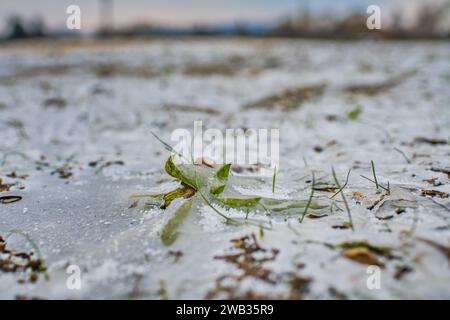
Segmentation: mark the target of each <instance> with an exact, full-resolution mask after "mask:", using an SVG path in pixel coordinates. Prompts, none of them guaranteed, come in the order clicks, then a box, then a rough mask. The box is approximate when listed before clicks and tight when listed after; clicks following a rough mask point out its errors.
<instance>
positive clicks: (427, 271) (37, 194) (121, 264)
mask: <svg viewBox="0 0 450 320" xmlns="http://www.w3.org/2000/svg"><path fill="white" fill-rule="evenodd" d="M449 88H450V43H444V42H369V41H361V42H332V41H303V40H298V41H290V40H271V39H266V40H263V39H260V40H250V39H246V40H232V39H230V40H212V39H203V40H155V41H148V42H137V41H136V42H123V41H122V42H119V41H114V42H105V43H74V44H71V43H67V42H63V43H61V42H45V43H40V44H38V45H35V46H31V45H26V44H18V45H14V46H12V45H8V46H4V47H2V48H1V49H0V178H1V179H2V183H1V185H2V186H3V187H0V191H2V192H0V197H5V196H20V197H22V198H21V200H20V201H16V202H12V203H0V236H2V237H3V238H4V239H5V238H6V237H7V236H8V235H9V234H10V232H11V231H13V230H16V231H14V232H13V233H12V234H11V235H10V236H9V237H8V238H7V239H6V243H7V244H6V247H7V248H9V249H12V250H17V251H24V252H30V251H36V249H35V248H33V247H32V246H31V245H30V242H29V241H27V240H26V239H25V237H23V236H21V234H26V235H28V236H29V237H30V238H31V239H32V241H34V243H35V244H36V246H37V247H38V248H39V251H40V253H41V255H42V258H43V259H44V261H45V265H46V266H47V268H48V271H47V273H48V279H45V277H44V276H43V275H42V274H39V277H38V279H37V281H35V282H32V281H28V278H26V277H29V271H27V272H28V273H26V272H20V271H18V272H3V271H2V269H1V268H0V298H2V299H14V298H17V297H27V298H30V297H36V298H44V299H55V298H62V299H73V298H75V299H77V298H102V299H103V298H106V299H108V298H123V299H129V298H139V299H161V298H170V299H178V298H192V299H203V298H226V297H250V298H258V297H266V298H306V299H317V298H319V299H325V298H332V299H336V298H349V299H360V298H387V299H397V298H446V299H449V298H450V265H449V262H450V199H449V197H448V194H449V193H450V145H449V138H450V89H449ZM195 120H202V121H203V125H204V126H205V127H207V128H219V129H225V128H279V129H280V162H281V163H280V171H279V173H278V175H277V179H276V189H275V193H274V194H273V195H272V186H271V184H270V183H267V184H266V185H263V186H262V187H260V188H259V189H252V190H247V192H248V193H249V194H256V195H270V196H272V197H275V198H280V199H285V198H289V197H292V196H294V195H295V197H297V198H300V199H305V200H307V199H308V198H309V196H310V193H311V171H314V172H315V177H316V184H315V187H316V191H315V193H314V199H322V200H324V201H325V200H326V201H329V202H330V203H331V201H332V200H331V199H330V198H331V196H332V195H333V194H334V193H335V192H336V185H335V182H334V180H333V176H332V171H331V168H332V167H334V168H335V170H336V172H337V177H338V179H339V181H340V183H341V184H343V183H344V182H345V179H346V175H347V172H348V170H349V169H351V173H350V176H349V181H348V184H347V185H346V187H345V189H344V190H343V194H345V197H346V200H347V201H348V204H349V208H350V212H351V216H352V219H353V224H354V231H353V230H352V229H351V228H349V225H348V213H347V211H346V209H345V203H344V202H343V199H342V197H341V194H338V195H336V196H335V197H334V198H333V199H335V204H336V207H334V209H333V210H331V209H330V210H328V211H327V212H326V215H324V216H320V217H319V216H316V217H315V218H314V216H310V217H306V218H305V220H304V221H303V222H302V223H299V221H298V218H299V217H300V216H301V215H302V213H303V210H299V211H298V214H297V215H289V216H275V215H270V216H267V215H266V213H265V212H263V211H261V210H260V211H259V212H253V211H251V212H250V216H252V217H253V216H255V217H257V218H260V219H265V220H266V221H269V222H271V223H272V228H271V230H264V231H263V232H261V230H260V229H259V228H258V227H254V226H240V227H236V226H230V225H226V224H225V223H224V220H223V219H222V218H221V217H220V216H219V215H218V214H217V213H216V212H214V211H213V210H212V209H211V208H210V207H209V206H207V205H205V204H200V205H198V206H197V205H196V206H195V208H194V209H193V212H191V214H190V215H189V217H188V219H187V220H186V221H185V222H184V223H183V225H182V226H180V230H179V231H180V235H179V237H178V239H177V240H176V241H175V243H174V244H173V245H171V246H164V245H163V244H162V243H161V240H160V233H161V230H162V228H163V226H164V224H165V223H166V222H167V221H168V220H169V219H170V217H171V216H172V215H173V214H174V212H175V210H176V207H177V206H179V204H180V203H181V201H179V200H177V201H176V202H174V204H173V205H172V206H170V207H169V208H168V209H166V210H162V209H159V208H158V207H149V206H143V205H142V204H141V203H140V204H138V205H137V206H133V205H132V204H133V200H132V199H130V195H132V194H136V193H146V192H149V191H167V190H170V189H171V188H173V187H174V186H176V185H177V183H175V182H173V180H172V179H171V178H170V177H169V176H168V175H167V174H166V173H165V172H164V163H165V161H166V159H167V157H168V152H167V151H166V150H165V149H164V147H163V146H162V145H161V143H160V142H158V141H157V140H156V139H155V138H154V137H153V136H152V134H151V133H150V132H151V131H153V132H155V133H157V134H158V136H160V137H161V138H163V139H164V140H166V141H170V134H171V133H172V131H173V130H175V129H177V128H186V129H189V130H192V128H193V122H194V121H195ZM371 161H373V163H374V166H375V169H376V177H377V181H378V182H379V183H380V184H381V185H382V186H383V187H384V188H385V189H389V191H390V192H387V191H386V190H384V189H383V188H381V187H379V191H378V192H377V190H376V186H375V184H374V183H372V182H370V181H368V180H367V179H365V178H363V177H361V175H364V176H366V177H369V178H371V179H373V172H372V168H371ZM269 180H271V179H269ZM388 183H389V188H387V186H388ZM327 187H329V188H327ZM5 199H8V198H5ZM3 202H8V201H7V200H5V201H3ZM130 206H131V208H130ZM338 208H340V209H338ZM221 210H225V212H226V209H225V208H221ZM231 211H232V212H228V213H229V214H233V215H235V216H236V215H242V217H245V215H246V213H245V212H240V211H236V210H234V211H233V210H231ZM19 231H20V232H19ZM252 234H255V239H256V241H257V243H258V245H256V244H255V243H253V241H254V240H253V239H252V238H251V235H252ZM246 235H249V236H250V238H248V239H244V240H241V242H238V243H236V242H235V243H234V245H235V246H236V247H238V248H234V249H230V248H231V247H232V246H233V243H231V242H230V240H231V239H236V238H240V237H244V236H246ZM252 244H253V245H254V247H253V248H257V249H255V251H254V252H252V251H251V249H249V248H250V246H251V245H252ZM345 244H351V245H347V246H346V245H345ZM0 245H1V243H0ZM260 247H261V248H264V249H267V251H265V252H264V251H263V249H260ZM0 248H1V246H0ZM272 249H276V250H275V252H272V251H270V250H272ZM239 250H242V251H239ZM246 250H247V251H248V252H247V251H246ZM244 251H245V254H244V253H243V255H242V256H240V258H237V259H238V260H233V258H231V257H230V256H226V257H225V258H224V257H223V256H224V255H227V254H233V253H242V252H244ZM271 253H273V254H274V256H273V257H272V258H270V259H269V258H268V259H266V260H267V261H265V260H264V261H259V260H258V259H257V257H256V256H254V255H258V254H263V255H264V254H265V255H268V256H270V255H271ZM36 254H37V253H36V252H35V255H34V257H36ZM218 256H222V258H217V257H218ZM0 257H1V256H0ZM5 257H6V255H5V254H4V255H3V258H2V259H6V258H5ZM215 257H216V258H215ZM227 257H228V258H227ZM239 259H243V260H239ZM243 261H244V262H243ZM373 264H377V265H379V266H380V269H379V270H380V286H379V288H375V289H374V288H373V287H371V285H370V284H369V287H368V286H367V281H368V279H369V277H370V276H372V275H373V274H372V273H370V272H371V270H372V269H369V273H368V265H373ZM69 265H77V266H79V267H80V269H81V289H80V290H70V289H69V288H68V286H67V279H68V277H69V276H70V275H69V274H67V273H66V271H67V267H68V266H69ZM372 271H373V270H372ZM375 271H377V269H376V270H375ZM252 272H253V273H252ZM242 274H244V275H245V276H242ZM225 275H227V277H224V276H225ZM265 275H267V276H265ZM221 277H224V278H223V279H221ZM20 279H25V283H20V281H19V280H20ZM371 279H373V278H370V279H369V282H370V281H372V280H371ZM371 283H372V282H371ZM227 285H228V287H227ZM370 288H372V290H370Z"/></svg>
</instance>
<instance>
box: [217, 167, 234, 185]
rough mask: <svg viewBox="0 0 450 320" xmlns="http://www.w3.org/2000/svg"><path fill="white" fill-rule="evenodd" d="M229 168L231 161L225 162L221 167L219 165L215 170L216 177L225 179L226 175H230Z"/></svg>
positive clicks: (226, 178)
mask: <svg viewBox="0 0 450 320" xmlns="http://www.w3.org/2000/svg"><path fill="white" fill-rule="evenodd" d="M230 168H231V163H228V164H225V165H224V166H223V167H221V168H220V169H219V170H217V172H216V176H217V178H219V179H220V180H223V181H227V180H228V176H229V175H230Z"/></svg>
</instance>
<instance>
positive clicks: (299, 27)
mask: <svg viewBox="0 0 450 320" xmlns="http://www.w3.org/2000/svg"><path fill="white" fill-rule="evenodd" d="M407 5H408V1H406V2H405V6H407ZM411 11H412V13H411ZM406 13H408V14H406ZM367 18H368V14H367V13H366V12H365V10H364V11H361V10H359V11H357V10H354V11H351V12H349V13H348V14H346V15H334V14H333V13H312V12H309V11H308V10H300V11H299V13H298V14H296V15H294V16H291V17H289V18H282V19H279V21H277V22H276V23H273V22H271V23H267V24H264V23H260V24H251V23H247V22H245V21H240V22H237V23H233V24H226V25H219V24H218V25H195V26H192V27H184V28H183V27H177V28H175V27H164V26H156V25H152V24H151V23H138V24H133V23H131V24H129V25H128V26H122V27H120V28H119V27H113V26H112V25H111V24H108V22H107V21H106V22H105V21H99V26H100V27H99V28H98V30H97V31H96V32H94V33H93V34H91V35H90V36H94V37H127V38H129V37H150V36H183V35H186V36H203V35H206V36H253V37H254V36H259V37H292V38H324V39H326V38H333V39H355V38H364V37H377V38H386V39H421V38H423V39H449V38H450V0H441V1H429V2H423V3H420V4H416V5H415V7H414V8H413V10H409V11H408V10H405V7H402V6H400V7H399V8H398V9H394V10H390V11H389V12H384V11H383V12H382V28H381V30H369V29H368V28H367V27H366V21H367ZM6 30H7V33H6V35H5V37H4V39H6V40H14V39H30V38H50V37H68V36H72V37H78V36H86V34H83V33H81V32H76V31H75V32H74V31H73V30H72V31H68V30H66V29H64V28H61V29H60V30H48V29H47V28H46V27H45V22H44V20H43V19H42V18H38V17H37V18H33V19H29V20H26V19H22V18H21V17H20V16H14V17H11V18H9V19H8V21H7V28H6Z"/></svg>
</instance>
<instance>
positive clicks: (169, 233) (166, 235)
mask: <svg viewBox="0 0 450 320" xmlns="http://www.w3.org/2000/svg"><path fill="white" fill-rule="evenodd" d="M193 200H194V199H193V198H192V199H189V200H187V201H186V202H185V203H183V204H182V205H181V206H180V207H179V208H178V210H177V211H176V212H175V215H174V216H173V218H171V219H170V220H169V221H168V222H167V223H166V225H165V226H164V228H163V230H162V233H161V241H162V243H163V244H164V245H166V246H170V245H171V244H172V243H174V242H175V240H176V238H177V236H178V231H177V229H178V227H179V226H180V225H181V224H182V223H183V221H184V220H185V219H186V217H187V216H188V214H189V211H190V209H191V207H192V203H193Z"/></svg>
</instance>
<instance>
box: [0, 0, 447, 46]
mask: <svg viewBox="0 0 450 320" xmlns="http://www.w3.org/2000/svg"><path fill="white" fill-rule="evenodd" d="M71 4H76V5H78V6H80V8H81V19H82V29H81V30H75V31H74V30H68V29H67V28H66V26H65V21H66V19H67V17H68V15H67V14H66V8H67V7H68V6H69V5H71ZM371 4H376V5H379V6H380V7H381V11H382V22H383V24H382V30H381V31H369V30H367V28H366V24H365V21H366V19H367V16H368V15H367V13H366V9H367V7H368V6H369V5H371ZM0 26H1V27H0V37H1V38H2V39H17V38H36V37H67V36H73V37H92V36H127V37H130V36H140V37H145V36H179V35H239V36H245V35H249V36H283V37H310V38H311V37H312V38H318V37H320V38H356V37H358V38H359V37H364V36H376V37H384V38H448V37H450V1H449V0H391V1H386V0H377V1H374V0H341V1H333V0H314V1H312V0H278V1H270V0H245V1H238V0H216V1H208V0H188V1H176V0H169V1H163V0H127V1H124V0H95V1H88V0H77V1H73V0H63V1H55V0H41V1H27V0H1V1H0Z"/></svg>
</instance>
